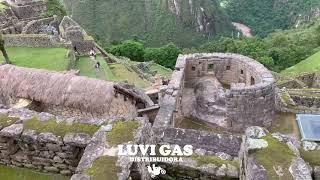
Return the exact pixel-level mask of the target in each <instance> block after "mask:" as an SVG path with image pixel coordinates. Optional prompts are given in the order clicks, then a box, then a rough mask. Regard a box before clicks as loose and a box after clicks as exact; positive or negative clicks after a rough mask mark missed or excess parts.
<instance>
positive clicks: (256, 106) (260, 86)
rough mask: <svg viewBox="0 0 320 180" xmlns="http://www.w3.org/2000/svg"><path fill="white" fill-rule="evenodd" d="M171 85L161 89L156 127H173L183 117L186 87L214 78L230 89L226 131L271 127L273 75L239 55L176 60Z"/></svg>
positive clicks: (197, 55)
mask: <svg viewBox="0 0 320 180" xmlns="http://www.w3.org/2000/svg"><path fill="white" fill-rule="evenodd" d="M175 69H176V70H175V71H174V72H173V74H172V78H171V80H170V82H169V85H168V86H167V88H166V89H165V90H162V97H161V98H162V102H161V103H162V105H161V106H160V110H159V113H158V116H157V117H156V120H155V125H156V126H170V125H171V126H172V124H173V122H174V121H173V120H174V118H175V116H177V115H178V116H179V115H182V116H183V114H181V109H182V106H183V104H181V99H182V94H183V91H184V88H185V87H186V88H193V86H194V84H195V82H197V81H198V80H199V79H200V78H201V77H214V78H217V79H218V80H219V81H220V82H221V83H223V84H227V85H228V86H230V89H227V90H226V92H225V97H226V102H227V103H226V106H225V108H226V112H227V113H226V122H227V126H226V128H228V129H231V130H233V131H243V130H244V129H245V128H246V127H249V126H253V125H263V126H269V125H271V120H272V118H273V115H274V111H275V103H274V96H275V93H274V91H275V86H274V79H273V76H272V74H271V73H270V72H269V71H268V70H267V69H266V68H265V67H264V66H263V65H261V64H259V63H257V62H256V61H255V60H253V59H250V58H248V57H245V56H242V55H237V54H222V53H214V54H192V55H181V56H179V58H178V59H177V63H176V67H175Z"/></svg>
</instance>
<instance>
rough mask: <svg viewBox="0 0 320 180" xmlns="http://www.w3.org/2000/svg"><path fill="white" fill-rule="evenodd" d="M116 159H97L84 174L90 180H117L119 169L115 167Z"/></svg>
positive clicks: (105, 157) (109, 157)
mask: <svg viewBox="0 0 320 180" xmlns="http://www.w3.org/2000/svg"><path fill="white" fill-rule="evenodd" d="M117 159H118V158H117V157H112V156H102V157H99V158H97V159H96V160H95V161H94V162H93V165H92V167H91V168H89V169H87V170H85V172H84V173H85V174H86V175H89V176H90V177H91V180H106V179H108V180H117V179H118V176H117V172H119V171H120V168H119V167H117V166H116V163H117Z"/></svg>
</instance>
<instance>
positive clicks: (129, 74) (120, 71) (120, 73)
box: [109, 64, 150, 88]
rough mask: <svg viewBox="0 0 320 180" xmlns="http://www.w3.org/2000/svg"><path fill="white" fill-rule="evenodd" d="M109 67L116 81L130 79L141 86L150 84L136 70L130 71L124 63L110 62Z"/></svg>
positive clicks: (129, 80)
mask: <svg viewBox="0 0 320 180" xmlns="http://www.w3.org/2000/svg"><path fill="white" fill-rule="evenodd" d="M109 67H110V69H111V71H112V73H113V74H114V76H115V79H112V80H114V81H128V83H130V84H134V85H136V86H138V87H141V88H145V87H148V86H150V83H149V82H147V81H145V80H143V79H142V78H141V77H139V75H138V74H137V73H135V72H134V71H129V70H128V69H127V68H126V67H125V66H124V65H123V64H110V65H109Z"/></svg>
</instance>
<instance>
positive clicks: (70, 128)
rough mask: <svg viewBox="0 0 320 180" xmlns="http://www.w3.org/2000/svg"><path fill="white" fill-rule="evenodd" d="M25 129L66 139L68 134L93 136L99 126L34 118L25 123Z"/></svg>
mask: <svg viewBox="0 0 320 180" xmlns="http://www.w3.org/2000/svg"><path fill="white" fill-rule="evenodd" d="M23 128H24V129H31V130H35V131H36V132H37V133H53V134H55V135H57V136H61V137H64V136H65V135H66V134H67V133H86V134H89V135H91V136H92V135H93V134H94V133H95V132H96V131H97V130H98V129H99V126H97V125H92V124H84V123H73V124H68V123H67V122H65V121H63V122H59V123H58V122H57V121H56V120H55V119H49V120H47V121H40V120H39V119H38V118H36V117H34V118H32V119H30V120H26V121H23Z"/></svg>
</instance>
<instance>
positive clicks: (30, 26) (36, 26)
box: [22, 17, 54, 34]
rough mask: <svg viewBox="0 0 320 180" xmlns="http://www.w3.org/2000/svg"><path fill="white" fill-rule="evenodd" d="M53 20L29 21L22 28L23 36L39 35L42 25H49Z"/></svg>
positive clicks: (51, 18)
mask: <svg viewBox="0 0 320 180" xmlns="http://www.w3.org/2000/svg"><path fill="white" fill-rule="evenodd" d="M53 20H54V18H53V17H48V18H42V19H38V20H33V21H30V22H28V23H27V24H26V26H25V27H23V30H22V33H23V34H39V31H40V29H41V28H42V26H44V25H49V24H50V22H52V21H53Z"/></svg>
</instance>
